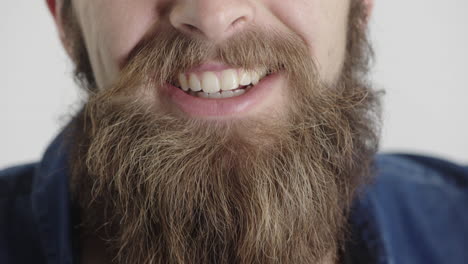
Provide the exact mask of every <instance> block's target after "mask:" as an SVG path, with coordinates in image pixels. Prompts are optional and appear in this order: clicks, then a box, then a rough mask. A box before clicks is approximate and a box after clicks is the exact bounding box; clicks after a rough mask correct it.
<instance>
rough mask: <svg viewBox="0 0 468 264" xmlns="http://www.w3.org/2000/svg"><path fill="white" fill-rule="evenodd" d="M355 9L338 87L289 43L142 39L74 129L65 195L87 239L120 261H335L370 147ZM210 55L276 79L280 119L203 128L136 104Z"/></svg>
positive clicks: (370, 113)
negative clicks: (282, 102) (283, 82)
mask: <svg viewBox="0 0 468 264" xmlns="http://www.w3.org/2000/svg"><path fill="white" fill-rule="evenodd" d="M362 11H363V8H362V7H361V5H360V1H353V4H352V7H351V11H350V21H349V25H350V28H349V32H348V46H347V59H346V62H345V64H344V66H343V70H342V74H341V76H340V78H339V80H337V81H336V82H335V83H333V84H325V83H322V82H321V81H320V78H319V75H318V74H317V70H316V69H315V67H314V62H313V60H312V59H311V58H310V55H309V52H308V49H307V46H306V45H305V44H304V43H303V41H301V39H299V38H298V37H297V36H294V35H289V36H285V35H280V34H275V33H274V32H268V31H262V30H258V31H255V32H247V33H245V34H241V35H239V36H236V37H235V38H233V39H231V40H230V41H229V42H227V44H225V45H221V46H216V47H215V46H211V45H207V44H206V43H203V42H201V41H199V40H195V39H191V38H189V37H187V36H184V35H182V34H179V33H177V32H175V31H171V30H164V29H162V30H159V31H158V36H157V37H148V38H147V39H146V40H145V41H144V42H143V43H142V44H141V45H140V46H139V47H138V49H136V51H135V53H134V54H133V55H132V59H131V60H130V61H129V62H128V65H127V67H125V69H124V70H123V72H122V75H121V78H120V79H119V81H118V82H116V84H115V85H114V86H112V87H109V88H108V89H105V90H103V91H100V92H97V93H93V94H90V98H89V102H88V103H87V104H86V105H85V109H84V111H82V112H81V113H80V114H79V115H78V116H77V118H76V119H75V122H74V130H73V133H74V134H73V137H72V138H73V142H72V145H73V147H74V154H73V157H72V159H71V168H72V170H71V172H72V181H71V182H72V183H71V188H72V193H73V195H74V199H76V201H78V203H79V204H80V207H81V209H82V216H83V220H84V221H83V225H84V228H85V230H86V231H87V232H89V233H94V234H99V236H100V237H101V239H103V240H105V241H107V245H108V248H109V252H110V254H112V255H113V256H115V258H114V261H115V263H316V262H318V261H319V260H321V259H323V258H324V256H325V255H327V254H329V253H330V252H332V253H335V252H337V250H338V248H339V246H340V243H341V242H342V240H343V238H344V234H345V222H346V215H347V211H348V208H349V206H350V203H351V201H352V200H353V198H354V196H355V192H356V189H357V188H358V187H359V186H360V185H361V184H362V183H363V182H365V181H366V180H367V179H368V176H369V175H370V174H369V165H370V160H371V158H372V156H373V154H374V153H375V150H376V148H377V141H378V137H377V134H378V133H377V132H378V129H377V122H376V121H377V120H378V105H379V103H378V96H377V94H376V93H375V92H374V91H372V90H371V89H370V88H369V87H368V85H367V83H366V81H365V74H366V73H367V65H368V58H369V57H368V56H369V55H370V53H369V49H368V47H369V46H368V45H367V42H366V38H365V34H364V32H363V30H364V26H363V19H364V15H363V14H362V13H363V12H362ZM150 36H151V35H150ZM81 54H83V52H81ZM213 56H214V57H215V58H217V59H219V60H221V61H223V62H225V63H226V64H229V65H232V66H234V67H243V68H254V67H255V66H259V65H263V66H267V67H268V68H269V69H273V70H282V71H284V72H285V73H286V75H287V78H288V81H289V82H288V84H289V86H288V87H287V88H285V89H288V92H287V94H288V100H287V102H288V103H289V104H290V105H289V106H288V107H287V109H286V110H287V111H286V113H273V114H270V115H266V116H261V117H256V118H250V119H248V120H234V121H230V122H219V121H201V120H195V119H188V118H184V117H182V116H180V115H179V114H178V113H173V112H171V111H167V110H165V109H167V108H166V105H165V104H164V102H158V103H157V104H155V103H154V100H146V99H145V97H144V96H142V95H145V96H148V95H150V97H151V98H159V97H158V96H157V92H154V90H155V89H154V87H158V85H160V84H162V83H164V82H166V81H171V80H172V79H171V78H172V75H173V74H174V73H175V72H183V71H184V70H186V69H189V68H190V67H192V66H194V65H197V64H199V63H200V62H202V61H204V60H206V59H208V58H212V57H213ZM142 84H143V85H142ZM141 87H143V88H141ZM151 87H152V89H151ZM155 93H156V94H155Z"/></svg>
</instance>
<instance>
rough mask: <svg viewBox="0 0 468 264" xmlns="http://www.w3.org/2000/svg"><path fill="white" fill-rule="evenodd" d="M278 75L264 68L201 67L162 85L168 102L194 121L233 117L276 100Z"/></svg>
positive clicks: (208, 65)
mask: <svg viewBox="0 0 468 264" xmlns="http://www.w3.org/2000/svg"><path fill="white" fill-rule="evenodd" d="M280 75H281V74H280V72H273V71H272V70H268V69H267V68H257V69H253V70H246V69H238V68H229V67H228V66H226V65H222V64H203V65H201V66H199V67H197V68H195V69H192V70H190V71H189V72H186V73H180V74H178V76H177V78H176V80H174V81H172V82H170V83H168V84H167V85H166V88H167V89H166V91H168V93H169V96H170V99H171V101H172V102H173V103H175V105H176V106H178V108H179V109H181V110H182V111H183V112H185V113H186V114H188V115H189V116H194V117H202V118H203V117H218V118H219V117H220V118H223V117H235V116H240V115H242V114H245V113H248V112H252V111H253V110H255V109H258V108H259V107H260V106H261V105H264V104H265V102H268V101H271V98H272V97H275V96H277V94H279V93H278V90H277V89H278V87H279V86H280V85H278V83H277V81H278V79H279V77H280Z"/></svg>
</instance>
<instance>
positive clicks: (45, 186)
mask: <svg viewBox="0 0 468 264" xmlns="http://www.w3.org/2000/svg"><path fill="white" fill-rule="evenodd" d="M65 131H66V129H65ZM65 131H63V132H62V133H61V134H60V135H59V136H58V137H56V138H55V140H54V141H53V142H52V143H51V144H50V146H49V147H48V148H47V150H46V152H45V154H44V156H43V159H42V160H41V162H40V163H38V165H37V167H36V171H35V177H34V182H33V191H32V194H31V199H32V201H31V202H32V210H33V215H34V218H35V220H36V222H37V224H38V229H39V234H40V236H41V242H42V246H43V248H44V251H45V256H46V258H47V262H48V263H50V264H52V263H72V258H73V257H72V246H71V241H72V240H71V238H72V235H71V225H72V223H71V206H70V204H71V203H70V193H69V185H68V182H69V181H68V180H69V178H68V149H67V147H66V146H65V140H64V135H65V133H66V132H65Z"/></svg>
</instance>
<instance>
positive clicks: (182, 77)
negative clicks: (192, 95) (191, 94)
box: [179, 73, 189, 91]
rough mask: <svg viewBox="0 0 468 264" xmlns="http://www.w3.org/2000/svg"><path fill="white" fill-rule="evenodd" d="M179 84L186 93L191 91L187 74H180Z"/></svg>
mask: <svg viewBox="0 0 468 264" xmlns="http://www.w3.org/2000/svg"><path fill="white" fill-rule="evenodd" d="M179 83H180V87H181V88H182V90H184V91H188V90H189V84H188V82H187V78H186V77H185V74H182V73H181V74H179Z"/></svg>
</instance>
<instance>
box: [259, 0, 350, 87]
mask: <svg viewBox="0 0 468 264" xmlns="http://www.w3.org/2000/svg"><path fill="white" fill-rule="evenodd" d="M265 2H268V3H269V5H270V6H269V7H270V9H271V10H272V12H273V13H274V14H275V16H276V17H277V18H278V19H279V20H280V22H281V23H282V24H284V25H285V26H286V27H287V30H289V31H292V32H294V33H295V34H297V35H298V36H300V37H301V38H302V39H303V40H304V41H305V43H306V44H307V45H308V47H309V50H310V54H311V56H312V57H313V58H314V60H315V63H316V65H317V67H318V70H319V72H320V75H321V76H322V78H323V79H324V81H326V82H333V81H334V80H336V79H337V78H338V76H339V74H340V72H341V68H342V65H343V63H344V58H345V48H346V32H347V18H348V12H349V0H293V1H290V2H288V4H287V5H285V2H284V0H271V1H267V0H265Z"/></svg>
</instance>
